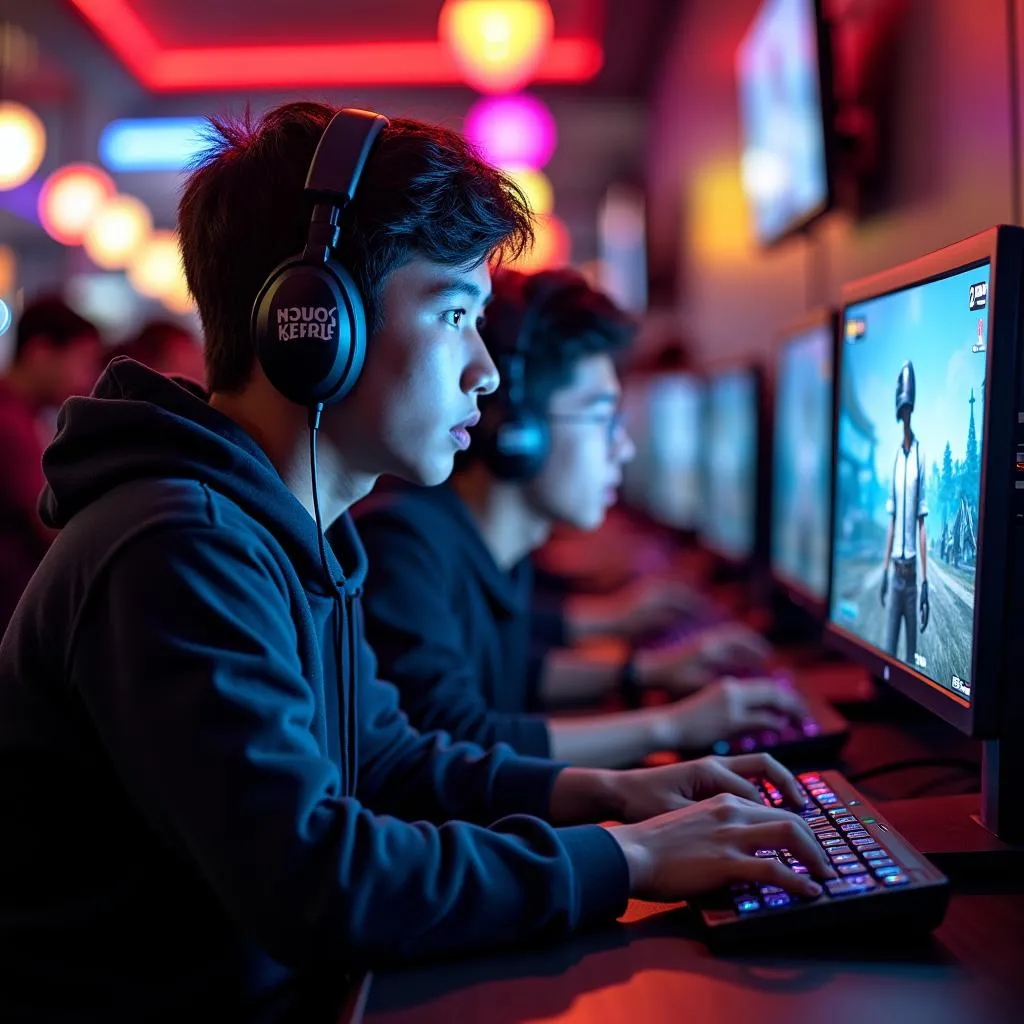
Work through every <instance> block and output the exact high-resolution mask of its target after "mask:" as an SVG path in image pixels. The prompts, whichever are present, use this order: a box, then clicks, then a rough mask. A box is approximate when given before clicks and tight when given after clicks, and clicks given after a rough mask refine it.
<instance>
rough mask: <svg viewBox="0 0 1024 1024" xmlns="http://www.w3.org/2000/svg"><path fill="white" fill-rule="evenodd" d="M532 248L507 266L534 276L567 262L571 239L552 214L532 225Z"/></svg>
mask: <svg viewBox="0 0 1024 1024" xmlns="http://www.w3.org/2000/svg"><path fill="white" fill-rule="evenodd" d="M533 230H534V243H533V248H532V249H531V250H530V251H529V252H527V253H524V254H523V255H522V256H521V257H520V258H519V259H518V260H516V261H515V263H511V264H509V265H510V266H512V267H514V268H515V269H516V270H521V271H522V272H523V273H525V274H536V273H537V272H538V271H541V270H547V269H549V268H550V267H560V266H563V265H564V264H566V263H568V262H569V256H570V253H571V250H572V239H571V238H570V237H569V229H568V228H567V227H566V226H565V224H563V223H562V221H560V220H559V219H558V218H557V217H556V216H554V214H546V215H544V216H542V217H538V218H537V219H536V221H535V223H534V229H533Z"/></svg>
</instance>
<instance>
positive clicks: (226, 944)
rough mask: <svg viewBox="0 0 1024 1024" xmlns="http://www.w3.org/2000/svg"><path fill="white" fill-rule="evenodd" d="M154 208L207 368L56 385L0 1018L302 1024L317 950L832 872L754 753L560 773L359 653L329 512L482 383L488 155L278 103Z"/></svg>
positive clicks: (1, 877)
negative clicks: (448, 733)
mask: <svg viewBox="0 0 1024 1024" xmlns="http://www.w3.org/2000/svg"><path fill="white" fill-rule="evenodd" d="M178 226H179V235H180V239H181V247H182V255H183V259H184V265H185V272H186V275H187V277H188V283H189V287H190V289H191V291H192V294H193V295H194V296H195V299H196V302H197V304H198V306H199V311H200V314H201V316H202V320H203V326H204V333H205V342H206V345H205V353H206V366H207V379H208V382H209V388H210V394H209V395H206V394H205V393H204V392H202V391H201V390H200V389H199V388H198V386H192V387H189V386H188V385H187V382H186V384H184V385H183V384H179V383H177V382H175V381H173V380H170V379H168V378H166V377H163V376H161V375H159V374H157V373H155V372H153V371H151V370H149V369H148V368H146V367H143V366H141V365H139V364H137V363H135V362H132V361H131V360H123V361H114V362H113V363H112V364H111V365H110V367H108V369H107V371H106V373H105V374H104V376H103V377H102V378H101V380H100V382H99V383H98V385H97V386H96V388H95V390H94V392H93V395H92V396H91V397H90V398H78V399H72V400H71V401H69V402H68V403H67V404H66V405H65V406H64V407H63V409H62V411H61V415H60V426H59V431H58V434H57V438H56V440H55V441H54V443H53V444H52V445H51V446H50V448H49V449H48V450H47V452H46V456H45V459H44V470H45V474H46V478H47V489H46V491H45V492H44V494H43V498H42V507H41V511H42V515H43V518H44V519H45V521H46V522H47V524H48V525H50V526H54V527H58V528H60V529H61V534H60V536H59V537H58V538H57V540H56V542H55V543H54V544H53V546H52V547H51V548H50V550H49V552H48V554H47V555H46V557H45V558H44V560H43V563H42V565H41V567H40V569H39V571H38V572H37V573H36V575H35V576H34V577H33V580H32V582H31V583H30V584H29V586H28V589H27V590H26V592H25V595H24V597H23V599H22V601H21V603H20V605H19V606H18V609H17V610H16V612H15V614H14V618H13V619H12V621H11V625H10V628H9V629H8V631H7V633H6V635H5V636H4V639H3V642H2V645H0V763H2V764H3V766H4V769H5V770H4V784H3V786H2V787H0V794H2V795H0V810H2V817H3V821H4V825H5V829H4V840H3V842H2V843H0V972H2V983H0V1009H2V1011H3V1012H0V1017H2V1018H3V1019H5V1020H6V1019H18V1020H24V1019H32V1020H56V1019H59V1020H62V1021H76V1020H82V1021H84V1020H103V1021H105V1022H110V1021H129V1020H130V1021H136V1020H149V1021H153V1020H160V1021H164V1020H198V1019H207V1018H209V1017H210V1016H211V1015H212V1014H214V1013H215V1014H216V1016H218V1017H219V1018H220V1019H225V1020H227V1019H230V1020H257V1019H258V1020H260V1021H281V1020H285V1019H287V1020H302V1021H317V1020H321V1019H323V1020H332V1019H334V1017H333V1016H331V1015H332V1014H333V1013H335V1011H336V1006H337V999H338V997H339V991H338V990H339V989H340V988H341V987H342V986H343V983H344V978H345V973H346V972H350V971H357V970H361V969H364V968H365V967H366V966H367V965H373V964H376V963H386V962H395V961H401V960H403V959H404V958H408V957H410V956H413V955H424V954H426V953H428V952H429V953H433V954H437V955H443V954H451V953H453V952H458V951H462V950H477V949H479V948H481V947H483V946H484V945H488V944H490V945H495V944H507V943H511V942H515V941H523V940H526V939H529V938H532V937H536V936H540V935H543V936H545V937H546V938H548V939H550V938H551V937H552V936H555V935H557V934H560V933H562V934H564V933H565V932H567V931H569V930H571V929H573V928H577V927H580V926H582V925H585V924H587V923H590V922H595V921H601V920H608V919H611V918H614V917H615V916H616V915H617V914H619V913H621V912H622V909H623V906H624V904H625V901H626V897H627V895H628V894H630V893H644V894H646V895H650V896H661V897H667V898H679V897H683V896H685V895H687V894H688V893H691V892H696V891H699V890H703V889H707V888H712V887H718V886H722V885H725V884H728V883H730V882H735V881H738V880H739V879H740V878H741V877H742V878H750V879H760V880H762V881H765V882H769V881H771V882H772V884H780V885H782V886H784V887H786V888H788V889H791V890H794V891H799V892H811V891H814V888H813V887H812V885H811V883H809V882H808V881H807V878H806V876H800V877H799V878H798V877H797V876H796V875H794V874H793V873H792V872H790V871H788V870H787V869H786V868H784V867H783V866H782V865H781V864H780V863H778V862H775V861H773V862H772V865H769V864H768V863H767V862H766V861H764V860H759V859H757V858H755V857H753V856H752V854H753V852H754V851H755V849H756V848H758V847H763V846H766V845H773V846H781V847H787V848H790V849H792V850H794V852H795V853H796V854H797V856H799V858H800V860H801V861H803V862H804V863H806V864H807V865H808V866H809V867H810V868H811V869H812V870H814V871H816V872H820V873H821V874H822V875H823V876H826V877H827V876H828V875H829V874H830V871H829V869H828V865H827V863H826V862H825V860H824V859H823V857H822V856H821V854H820V852H819V847H818V846H817V844H816V843H815V841H814V839H813V838H812V837H811V836H810V833H809V831H808V830H807V827H806V826H805V825H804V823H803V822H802V821H801V820H800V819H799V818H798V817H797V816H795V815H792V814H788V813H786V812H784V811H778V810H770V809H767V808H765V807H763V806H760V805H758V804H756V803H754V802H753V800H752V799H751V800H749V801H745V800H743V799H742V796H744V795H745V796H750V797H751V798H752V797H753V796H754V795H756V791H755V790H753V789H752V787H750V785H749V783H747V782H746V781H745V780H744V778H742V777H741V776H742V775H747V774H751V773H764V772H768V773H769V774H771V775H772V776H774V777H775V778H776V780H777V781H778V783H779V784H780V785H781V786H782V787H784V788H785V789H786V790H787V791H788V792H790V793H791V795H792V796H793V798H795V797H796V795H797V794H796V791H795V789H794V785H795V784H794V781H793V779H792V777H791V776H790V775H789V774H788V773H787V772H785V771H784V770H783V769H782V768H781V767H780V766H778V765H776V764H775V763H774V762H771V761H770V760H768V759H760V760H757V761H752V760H749V759H734V760H731V761H714V760H706V761H703V762H698V763H697V764H696V765H694V766H671V770H668V769H662V770H656V771H651V772H638V773H609V772H596V771H588V770H583V769H575V768H565V767H564V766H561V765H556V764H553V763H551V762H545V761H537V760H529V759H524V758H518V757H516V756H514V755H513V754H512V752H511V751H509V750H508V749H507V748H499V749H496V750H492V751H489V752H488V751H484V750H482V749H481V748H479V747H476V746H472V745H469V744H463V745H453V744H451V743H450V741H449V739H448V738H447V737H445V736H444V735H441V734H434V735H421V734H419V733H417V732H415V731H414V730H412V729H411V728H410V727H409V726H408V724H407V722H406V720H405V718H404V716H402V715H401V713H400V712H399V711H398V707H397V699H396V694H395V691H394V689H393V688H392V687H390V686H389V685H387V684H386V683H382V682H379V681H378V680H377V677H376V666H375V664H374V659H373V655H372V653H371V651H370V649H369V647H368V646H367V645H366V642H365V640H364V638H363V635H362V625H361V613H360V605H359V592H360V590H361V587H362V581H363V576H364V575H365V556H364V554H363V552H362V549H361V548H360V546H359V543H358V540H357V539H356V536H355V532H354V530H353V529H351V527H350V526H349V524H348V519H347V517H346V516H345V515H344V513H345V510H346V509H347V508H348V506H349V505H351V504H352V503H353V502H354V501H356V500H357V499H358V498H360V497H362V496H364V495H365V494H366V493H367V492H368V491H369V490H370V488H371V487H372V485H373V483H374V482H375V480H376V479H377V477H378V476H380V475H382V474H384V473H390V474H393V475H396V476H399V477H402V478H404V479H407V480H410V481H414V482H416V483H418V484H436V483H439V482H441V481H442V480H444V479H445V478H446V477H447V476H448V474H449V473H450V471H451V468H452V459H453V456H454V453H455V451H456V450H457V449H458V448H459V447H463V446H465V444H466V441H467V436H466V433H465V430H466V428H467V426H469V425H471V424H473V423H474V422H475V420H476V418H477V412H476V404H477V399H478V398H479V396H480V395H482V394H485V393H487V392H490V391H492V390H494V388H495V386H496V383H497V374H496V370H495V367H494V364H493V362H492V361H491V359H490V357H489V356H488V354H487V350H486V349H485V347H484V345H483V343H482V341H481V339H480V337H479V335H478V333H477V329H476V328H477V321H478V318H479V317H480V315H481V313H482V309H483V306H484V303H485V302H486V299H487V296H488V294H489V292H490V274H489V271H488V259H489V258H490V257H492V256H495V255H497V254H500V253H502V252H505V251H511V252H516V251H518V249H520V248H521V246H522V245H523V244H524V243H525V242H526V241H527V240H528V238H529V235H530V223H529V218H528V212H527V207H526V205H525V201H524V200H523V198H522V196H521V194H520V193H518V192H517V191H516V190H515V188H514V186H512V185H511V183H510V182H509V181H508V179H506V178H504V177H503V176H502V175H501V174H499V173H498V172H497V171H495V170H494V169H492V168H490V167H488V166H487V165H485V164H484V163H482V162H481V161H480V159H479V158H478V157H477V156H476V154H475V153H474V152H473V151H472V150H471V149H470V147H469V146H468V145H467V144H466V143H465V142H464V140H463V139H462V138H461V137H460V136H458V135H457V134H456V133H454V132H451V131H448V130H445V129H441V128H434V127H431V126H429V125H425V124H422V123H420V122H416V121H408V120H396V121H392V122H388V121H386V120H385V119H384V118H382V117H380V116H378V115H374V114H369V113H367V112H365V111H354V110H342V111H336V110H334V109H333V108H331V107H328V106H325V105H323V104H315V103H290V104H285V105H284V106H281V107H278V108H276V109H273V110H270V111H269V112H267V113H266V114H265V115H263V116H262V117H260V118H259V119H258V120H257V119H252V118H246V120H244V121H242V122H223V121H220V122H214V130H213V132H212V148H211V150H210V151H209V152H208V153H207V154H206V156H205V158H204V160H203V161H202V162H201V164H200V165H199V166H198V168H197V169H196V170H194V171H193V172H192V174H191V175H190V177H189V179H188V181H187V183H186V186H185V189H184V192H183V194H182V199H181V203H180V206H179V224H178ZM321 430H322V432H323V444H322V446H321V451H320V453H319V458H318V457H317V452H316V448H317V440H318V437H319V435H320V432H321ZM339 517H340V518H341V521H342V526H341V528H340V530H339V531H337V532H336V533H335V537H336V543H335V546H334V549H333V550H332V549H331V547H329V546H327V545H326V544H325V542H324V537H323V529H322V527H325V526H327V525H330V524H331V523H332V522H334V521H335V520H337V519H339ZM723 792H724V793H733V794H739V795H740V796H739V797H737V796H717V797H716V798H715V799H710V800H707V801H704V802H701V803H696V804H691V800H700V799H701V798H703V797H711V796H713V795H714V794H719V793H723ZM666 814H667V817H665V815H666ZM509 815H513V816H512V817H509ZM652 815H659V816H660V817H657V818H655V819H654V821H648V820H647V819H649V818H651V816H652ZM611 819H615V820H617V821H622V822H627V823H628V824H623V825H621V826H617V827H615V828H603V827H599V826H596V825H593V824H586V823H588V822H598V821H608V820H611ZM492 823H493V824H492ZM489 825H490V826H491V827H487V826H489ZM574 826H575V827H574ZM775 879H777V880H778V881H774V880H775Z"/></svg>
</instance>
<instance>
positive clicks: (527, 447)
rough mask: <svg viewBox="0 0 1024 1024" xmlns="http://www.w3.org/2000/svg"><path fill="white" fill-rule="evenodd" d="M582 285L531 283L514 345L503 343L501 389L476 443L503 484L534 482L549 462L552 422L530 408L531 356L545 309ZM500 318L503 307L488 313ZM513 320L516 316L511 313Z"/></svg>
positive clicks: (551, 280) (563, 280) (557, 278)
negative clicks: (528, 359) (528, 372)
mask: <svg viewBox="0 0 1024 1024" xmlns="http://www.w3.org/2000/svg"><path fill="white" fill-rule="evenodd" d="M581 283H583V279H582V278H577V277H575V276H573V277H571V278H568V279H567V277H566V276H565V275H563V274H552V275H551V276H550V277H548V278H540V279H539V280H537V279H533V280H528V281H527V282H526V283H525V285H524V289H523V300H522V306H521V309H520V310H519V311H518V312H519V313H520V316H521V320H520V322H519V330H518V331H516V334H515V338H514V340H513V342H512V343H511V345H506V346H502V345H501V344H500V341H499V345H498V352H497V353H495V360H496V362H497V364H498V371H499V373H500V374H501V386H500V387H499V389H498V391H497V393H496V394H495V395H494V396H492V397H491V398H488V399H487V408H486V410H485V412H484V415H483V420H482V422H481V428H482V430H481V431H480V432H479V433H478V435H477V439H474V442H473V443H474V446H475V447H477V449H478V451H479V452H480V455H481V458H482V459H483V461H484V463H485V465H486V466H487V468H488V469H489V470H490V471H491V473H493V474H494V476H496V477H497V478H498V479H499V480H508V481H515V482H522V481H525V480H530V479H532V478H533V477H535V476H536V475H537V474H538V473H539V472H540V470H541V468H542V467H543V465H544V462H545V460H546V459H547V457H548V452H549V451H550V448H551V429H550V427H549V425H548V421H547V419H546V418H545V417H544V416H543V415H541V414H540V413H539V412H538V411H536V410H534V409H531V408H529V406H528V405H527V404H526V357H527V354H528V352H529V350H530V345H531V344H532V343H533V335H534V332H535V330H536V328H537V324H538V322H539V321H540V318H541V315H542V314H543V312H544V310H545V309H546V308H547V306H548V305H549V304H550V303H551V301H552V300H553V299H554V298H555V296H556V295H561V294H562V293H563V292H567V291H574V290H575V289H576V288H578V287H580V286H581ZM494 305H495V306H497V303H495V304H494ZM501 315H502V310H501V309H500V307H498V308H494V309H493V310H492V311H491V312H489V314H488V316H489V317H490V318H491V319H492V320H496V319H497V317H499V316H501ZM509 315H514V313H511V311H510V314H509ZM499 331H500V328H499ZM499 338H500V333H499Z"/></svg>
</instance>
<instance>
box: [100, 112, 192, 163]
mask: <svg viewBox="0 0 1024 1024" xmlns="http://www.w3.org/2000/svg"><path fill="white" fill-rule="evenodd" d="M205 126H206V119H205V118H203V117H147V118H135V119H122V120H119V121H111V122H110V124H108V125H107V126H106V128H104V129H103V132H102V133H101V134H100V160H102V161H103V165H104V166H105V167H106V168H107V169H108V170H111V171H183V170H185V168H186V167H187V166H188V164H189V162H190V161H191V160H192V159H193V158H194V157H195V156H196V155H197V154H198V153H200V152H201V151H202V150H203V149H205V148H206V146H207V145H208V142H207V141H206V140H204V137H203V130H204V128H205Z"/></svg>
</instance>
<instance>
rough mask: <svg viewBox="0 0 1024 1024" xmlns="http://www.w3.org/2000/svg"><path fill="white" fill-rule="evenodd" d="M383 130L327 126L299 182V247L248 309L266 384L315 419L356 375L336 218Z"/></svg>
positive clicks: (353, 288) (349, 122) (360, 334)
mask: <svg viewBox="0 0 1024 1024" xmlns="http://www.w3.org/2000/svg"><path fill="white" fill-rule="evenodd" d="M388 123H389V122H388V119H387V118H386V117H383V116H382V115H380V114H374V113H371V112H370V111H368V110H355V109H351V108H347V109H344V110H340V111H338V113H337V114H335V115H334V117H333V118H332V119H331V122H330V124H328V126H327V129H326V130H325V131H324V134H323V137H322V138H321V139H320V143H319V145H318V146H317V148H316V152H315V153H314V154H313V161H312V163H311V164H310V167H309V173H308V174H307V176H306V194H307V195H308V196H310V197H312V198H313V199H314V200H315V202H316V205H315V206H314V208H313V218H312V220H311V222H310V225H309V235H308V237H307V239H306V247H305V249H303V251H302V253H301V254H299V255H297V256H292V257H291V258H290V259H287V260H285V261H284V263H281V264H280V265H279V266H277V267H275V268H274V270H273V271H272V272H271V274H270V276H269V277H268V278H267V281H266V283H265V284H264V285H263V287H262V288H261V289H260V293H259V295H258V296H257V297H256V302H255V304H254V305H253V310H252V339H253V344H254V345H255V348H256V356H257V358H258V359H259V361H260V365H261V366H262V367H263V372H264V373H265V374H266V376H267V379H268V380H269V381H270V383H271V384H272V385H273V386H274V387H275V388H276V389H277V390H278V391H280V392H281V394H283V395H284V396H285V397H286V398H288V399H290V400H291V401H292V402H295V403H296V404H297V405H304V406H307V407H308V408H309V409H310V410H317V416H318V415H319V409H320V408H321V407H322V406H325V405H329V404H330V403H331V402H336V401H338V400H339V399H340V398H343V397H344V396H345V395H347V394H348V392H349V391H351V390H352V387H353V385H354V384H355V382H356V380H357V379H358V378H359V373H360V371H361V370H362V368H363V358H364V357H365V355H366V331H367V325H366V310H365V306H364V304H363V297H362V295H361V294H360V292H359V288H358V286H357V285H356V283H355V281H354V280H353V278H352V275H351V274H350V273H349V272H348V271H347V270H346V269H345V267H343V266H342V265H341V263H340V262H338V260H337V259H336V256H335V248H336V246H337V244H338V237H339V234H340V229H339V226H338V222H339V220H340V219H341V214H342V211H343V210H344V208H345V207H346V206H347V205H348V204H349V203H350V202H351V201H352V198H353V196H354V195H355V193H356V188H357V187H358V185H359V178H360V176H361V175H362V173H363V168H364V167H365V165H366V159H367V157H368V156H369V155H370V150H371V149H372V148H373V145H374V143H375V142H376V141H377V136H378V135H380V133H381V131H382V130H383V129H384V128H385V127H386V126H387V124H388Z"/></svg>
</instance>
